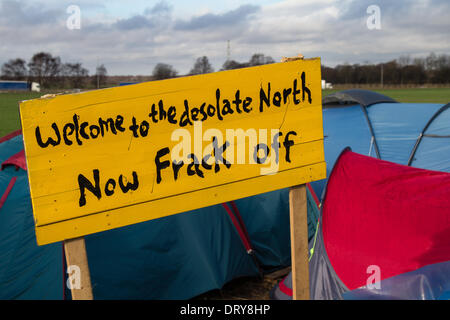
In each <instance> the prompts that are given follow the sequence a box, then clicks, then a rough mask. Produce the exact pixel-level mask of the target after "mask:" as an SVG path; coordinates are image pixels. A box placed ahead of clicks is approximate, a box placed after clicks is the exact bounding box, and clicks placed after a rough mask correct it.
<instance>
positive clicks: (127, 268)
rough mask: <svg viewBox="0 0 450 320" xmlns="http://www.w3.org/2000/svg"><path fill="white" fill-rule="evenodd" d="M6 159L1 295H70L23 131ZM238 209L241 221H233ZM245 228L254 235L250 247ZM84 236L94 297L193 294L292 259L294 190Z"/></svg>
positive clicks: (1, 181)
mask: <svg viewBox="0 0 450 320" xmlns="http://www.w3.org/2000/svg"><path fill="white" fill-rule="evenodd" d="M21 153H22V158H21V157H20V154H21ZM0 165H2V170H1V171H0V198H1V200H0V299H64V298H70V291H69V290H68V289H67V287H66V285H65V283H66V277H65V276H66V274H65V264H64V254H63V246H62V243H54V244H49V245H45V246H40V247H39V246H37V244H36V239H35V233H34V221H33V214H32V207H31V200H30V194H29V186H28V179H27V173H26V165H25V161H24V159H23V142H22V135H21V134H20V132H17V133H15V134H12V135H10V136H9V137H7V138H5V139H0ZM308 203H309V208H310V210H309V211H310V213H309V217H310V220H309V228H310V230H309V233H310V236H311V237H312V235H313V234H314V227H315V221H316V220H317V215H318V214H317V210H316V209H315V210H313V211H311V208H315V207H316V204H315V202H314V199H313V198H312V195H311V194H310V193H309V192H308ZM226 209H227V210H226ZM231 209H233V210H231ZM230 211H233V213H231V212H230ZM231 214H234V215H236V216H235V218H236V219H235V222H236V221H239V219H238V218H239V217H241V218H242V223H241V224H236V223H233V220H232V219H231ZM238 228H242V229H243V230H244V231H246V233H247V234H248V240H249V241H250V243H251V246H252V247H251V249H252V252H251V254H249V253H248V252H247V248H246V247H245V246H244V244H243V241H242V240H243V239H242V238H241V237H240V236H239V233H238V232H237V229H238ZM85 240H86V248H87V255H88V261H89V269H90V272H91V281H92V285H93V294H94V298H96V299H188V298H192V297H195V296H197V295H199V294H202V293H204V292H207V291H209V290H212V289H218V288H221V287H222V286H223V285H224V284H225V283H227V282H228V281H230V280H232V279H234V278H237V277H242V276H258V275H260V272H264V271H267V270H271V269H274V268H278V267H281V266H287V265H289V264H290V242H289V203H288V190H279V191H275V192H271V193H268V194H263V195H258V196H255V197H251V198H246V199H241V200H237V201H235V204H233V203H231V204H228V205H216V206H212V207H208V208H203V209H199V210H195V211H192V212H186V213H182V214H177V215H173V216H168V217H164V218H161V219H156V220H152V221H148V222H144V223H140V224H136V225H132V226H128V227H123V228H119V229H114V230H109V231H105V232H101V233H97V234H93V235H89V236H86V237H85Z"/></svg>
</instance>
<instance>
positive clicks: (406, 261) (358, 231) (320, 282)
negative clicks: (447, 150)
mask: <svg viewBox="0 0 450 320" xmlns="http://www.w3.org/2000/svg"><path fill="white" fill-rule="evenodd" d="M311 247H313V254H312V257H311V260H310V285H311V297H312V298H314V299H339V298H342V297H343V296H342V295H343V294H344V293H346V292H348V291H349V290H354V289H357V288H360V287H363V286H366V284H367V283H368V279H369V278H370V276H371V275H372V274H373V270H374V268H375V269H377V270H378V271H379V279H378V280H384V279H388V278H392V277H395V276H398V275H401V274H405V273H408V272H413V271H417V270H419V269H421V268H423V267H426V266H430V265H435V264H439V263H443V262H446V261H449V260H450V174H449V173H444V172H438V171H430V170H424V169H417V168H412V167H408V166H404V165H399V164H395V163H392V162H388V161H383V160H378V159H375V158H371V157H367V156H363V155H360V154H357V153H354V152H351V151H350V150H349V149H346V150H345V151H344V152H343V153H342V154H341V156H340V157H339V159H338V161H337V162H336V164H335V167H334V168H333V171H332V173H331V175H330V178H329V180H328V184H327V187H326V192H325V195H324V198H323V206H322V211H321V217H320V225H319V228H318V230H317V235H316V238H315V241H312V243H311ZM447 268H448V267H447ZM448 271H450V270H448ZM289 280H290V278H289V277H288V278H287V279H285V280H283V281H282V283H281V285H279V286H278V287H277V288H276V290H275V292H274V295H275V298H286V297H288V296H289V294H288V293H289V290H288V289H289V288H290V282H289ZM444 280H445V281H450V279H449V277H447V278H446V279H441V280H440V281H444ZM433 285H438V286H441V287H444V286H446V285H450V283H445V284H443V283H438V284H433ZM283 288H284V289H283ZM286 289H287V290H286ZM408 290H415V289H413V288H409V289H408Z"/></svg>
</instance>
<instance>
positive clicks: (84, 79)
mask: <svg viewBox="0 0 450 320" xmlns="http://www.w3.org/2000/svg"><path fill="white" fill-rule="evenodd" d="M106 77H107V70H106V68H105V66H104V65H100V66H98V67H97V70H96V74H95V75H93V76H89V71H88V70H87V69H86V68H83V66H82V64H81V63H80V62H76V63H63V62H62V61H61V58H60V57H57V56H56V57H54V56H52V55H51V54H50V53H47V52H39V53H36V54H34V55H33V57H31V59H30V61H28V63H27V62H26V61H25V60H24V59H21V58H16V59H11V60H9V61H8V62H5V63H4V64H3V66H2V68H1V79H4V80H23V81H30V82H38V83H39V84H40V85H41V88H44V89H50V88H86V87H99V86H102V85H104V84H105V83H106Z"/></svg>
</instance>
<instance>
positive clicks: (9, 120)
mask: <svg viewBox="0 0 450 320" xmlns="http://www.w3.org/2000/svg"><path fill="white" fill-rule="evenodd" d="M42 95H43V93H40V92H17V93H16V92H8V93H0V138H1V137H3V136H5V135H7V134H8V133H11V132H13V131H16V130H17V129H20V119H19V101H22V100H29V99H34V98H38V97H40V96H42Z"/></svg>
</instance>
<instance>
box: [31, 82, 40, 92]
mask: <svg viewBox="0 0 450 320" xmlns="http://www.w3.org/2000/svg"><path fill="white" fill-rule="evenodd" d="M31 91H36V92H41V85H40V84H39V83H37V82H32V83H31Z"/></svg>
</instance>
